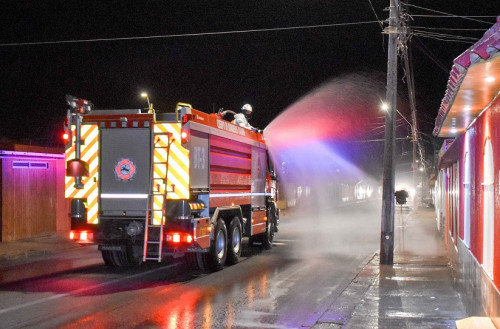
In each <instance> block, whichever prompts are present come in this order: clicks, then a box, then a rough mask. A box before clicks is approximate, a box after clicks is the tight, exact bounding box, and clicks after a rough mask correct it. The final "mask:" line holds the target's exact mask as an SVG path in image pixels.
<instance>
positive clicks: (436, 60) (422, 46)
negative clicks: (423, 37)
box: [412, 37, 450, 74]
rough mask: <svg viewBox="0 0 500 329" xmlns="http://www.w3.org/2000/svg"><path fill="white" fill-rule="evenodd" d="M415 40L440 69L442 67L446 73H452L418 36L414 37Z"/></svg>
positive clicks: (416, 44)
mask: <svg viewBox="0 0 500 329" xmlns="http://www.w3.org/2000/svg"><path fill="white" fill-rule="evenodd" d="M412 40H414V41H415V46H416V47H417V48H418V49H419V50H420V51H421V52H422V53H423V54H424V55H426V56H427V57H429V58H430V59H431V60H432V61H433V62H434V63H435V64H436V65H437V66H438V67H439V68H440V69H442V70H443V71H444V72H445V73H446V74H449V73H450V70H449V69H448V68H447V67H446V66H445V65H444V64H443V63H441V61H440V60H439V59H438V58H437V57H436V55H434V54H433V53H432V51H430V50H429V49H428V48H427V47H426V46H425V45H424V44H423V42H422V41H420V39H419V38H418V37H414V38H412Z"/></svg>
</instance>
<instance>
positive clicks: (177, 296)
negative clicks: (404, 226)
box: [0, 205, 380, 328]
mask: <svg viewBox="0 0 500 329" xmlns="http://www.w3.org/2000/svg"><path fill="white" fill-rule="evenodd" d="M379 222H380V212H379V210H378V209H375V208H372V207H370V206H367V205H356V206H351V207H349V208H343V209H342V210H340V209H333V208H329V209H325V210H324V211H322V213H318V212H312V211H310V210H303V211H296V212H289V213H288V214H286V215H284V216H282V219H281V222H280V232H279V233H278V234H277V235H276V236H275V244H274V246H273V249H272V250H269V251H260V250H259V249H258V248H255V247H252V248H250V247H248V246H247V247H246V248H245V257H243V258H242V260H241V261H240V263H238V264H237V265H233V266H230V267H226V268H225V269H224V270H222V271H220V272H216V273H212V274H203V273H200V272H197V271H189V270H187V269H186V267H185V266H184V264H183V263H182V262H181V261H179V260H177V261H176V260H172V261H170V262H167V263H161V264H146V265H144V266H141V267H140V268H136V269H132V270H126V271H123V270H122V271H117V270H112V269H109V268H106V267H105V266H104V265H101V264H99V265H97V266H90V267H86V268H83V269H79V270H75V271H73V272H66V273H63V274H57V275H52V276H46V277H43V278H36V279H32V280H29V281H23V282H20V283H16V284H10V285H8V286H1V287H0V328H304V327H305V328H310V327H313V326H314V325H315V323H316V322H317V321H318V319H319V318H320V317H321V316H322V315H323V314H324V312H325V311H326V309H327V308H328V307H330V306H331V305H332V304H333V303H335V301H336V299H337V298H338V296H339V295H340V294H341V293H342V292H343V291H344V290H345V289H346V287H347V286H348V285H349V284H350V283H351V281H352V280H353V279H354V278H355V277H356V275H357V273H358V272H359V271H360V269H361V268H362V267H363V265H364V264H366V262H367V261H368V260H369V259H370V258H371V256H372V255H373V254H374V252H375V251H376V250H377V249H378V238H379V237H378V233H377V232H378V228H379V225H380V224H379Z"/></svg>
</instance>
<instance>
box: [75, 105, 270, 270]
mask: <svg viewBox="0 0 500 329" xmlns="http://www.w3.org/2000/svg"><path fill="white" fill-rule="evenodd" d="M78 101H79V102H78ZM68 103H70V102H68ZM83 104H84V102H83V101H82V100H77V101H75V102H73V103H70V105H71V106H72V109H71V110H68V113H67V120H66V122H67V124H66V132H67V134H68V135H69V141H70V142H69V143H68V144H67V146H66V160H67V166H66V198H67V200H68V206H69V208H70V209H71V211H70V217H71V228H72V230H71V235H70V236H71V237H72V238H73V239H74V240H77V241H80V242H82V243H84V242H90V243H96V244H98V246H99V250H101V252H102V257H103V259H104V262H105V263H106V264H107V265H109V266H113V267H130V266H137V265H139V264H141V263H142V262H144V261H158V262H160V261H162V259H164V257H167V256H172V257H185V259H186V260H187V261H188V263H189V264H190V265H194V266H197V267H199V268H200V269H202V270H205V271H218V270H221V269H222V268H223V267H224V266H225V265H226V264H227V265H231V264H235V263H237V262H238V260H239V258H240V255H241V250H242V239H243V238H245V237H248V238H249V241H250V243H252V244H258V245H260V246H261V247H262V248H264V249H270V248H271V247H272V242H273V238H274V233H275V232H277V228H278V224H279V210H278V209H277V207H276V199H277V193H278V190H277V178H276V173H275V171H274V168H273V165H272V162H271V159H270V157H269V155H268V152H267V148H266V144H265V141H264V138H263V136H262V134H260V133H257V132H254V131H251V130H248V129H245V128H242V127H238V126H235V125H234V124H231V123H230V122H228V121H225V120H223V119H222V118H221V117H220V116H218V115H216V114H207V113H203V112H201V111H197V110H195V109H193V108H192V107H191V105H189V104H185V103H179V104H178V105H177V108H176V111H175V113H160V114H155V113H142V111H141V110H91V109H88V108H83ZM149 112H152V111H149Z"/></svg>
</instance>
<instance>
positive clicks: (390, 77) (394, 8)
mask: <svg viewBox="0 0 500 329" xmlns="http://www.w3.org/2000/svg"><path fill="white" fill-rule="evenodd" d="M389 10H390V12H389V27H388V28H386V29H384V33H386V34H388V35H389V44H388V49H387V90H386V102H387V105H388V111H387V112H386V115H385V142H384V180H383V186H382V223H381V224H382V225H381V235H380V264H381V265H393V263H394V180H395V170H394V168H395V165H394V158H395V137H396V110H397V86H398V84H397V78H398V68H397V64H398V63H397V60H398V48H397V47H398V45H397V41H398V40H397V39H398V31H399V12H398V11H399V1H398V0H390V9H389Z"/></svg>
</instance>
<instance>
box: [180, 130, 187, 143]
mask: <svg viewBox="0 0 500 329" xmlns="http://www.w3.org/2000/svg"><path fill="white" fill-rule="evenodd" d="M187 141H188V133H187V132H186V131H182V132H181V143H182V144H186V143H187Z"/></svg>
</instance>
